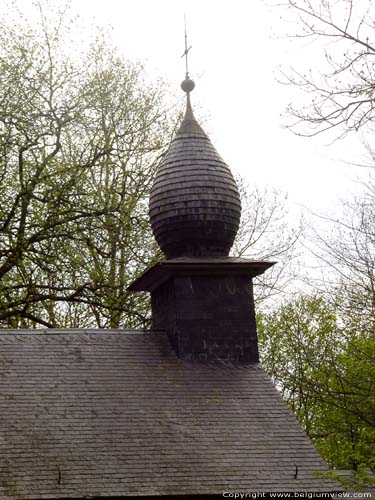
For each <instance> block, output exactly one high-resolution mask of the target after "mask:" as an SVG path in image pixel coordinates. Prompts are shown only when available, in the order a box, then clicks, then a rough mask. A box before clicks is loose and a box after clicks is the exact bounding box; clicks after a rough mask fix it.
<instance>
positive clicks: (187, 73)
mask: <svg viewBox="0 0 375 500" xmlns="http://www.w3.org/2000/svg"><path fill="white" fill-rule="evenodd" d="M184 24H185V51H184V53H183V54H182V56H181V57H185V79H186V80H188V79H189V66H188V53H189V50H190V49H191V47H192V46H191V45H190V47H188V43H187V30H186V14H184Z"/></svg>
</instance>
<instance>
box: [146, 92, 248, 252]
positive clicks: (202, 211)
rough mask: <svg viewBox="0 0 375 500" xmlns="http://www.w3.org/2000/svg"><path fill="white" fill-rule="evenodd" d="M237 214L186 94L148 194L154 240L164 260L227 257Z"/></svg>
mask: <svg viewBox="0 0 375 500" xmlns="http://www.w3.org/2000/svg"><path fill="white" fill-rule="evenodd" d="M240 216H241V202H240V196H239V193H238V189H237V185H236V182H235V180H234V178H233V176H232V174H231V172H230V170H229V168H228V166H227V165H226V163H225V162H224V161H223V160H222V159H221V157H220V156H219V154H218V153H217V151H216V150H215V148H214V147H213V145H212V144H211V141H210V139H209V138H208V137H207V135H206V134H205V133H204V132H203V130H202V129H201V127H200V125H199V124H198V123H197V122H196V120H195V118H194V116H193V113H192V110H191V106H190V101H189V96H188V104H187V110H186V115H185V118H184V120H183V122H182V124H181V127H180V129H179V131H178V133H177V134H176V137H175V138H174V139H173V141H172V143H171V145H170V147H169V150H168V152H167V154H166V155H165V157H164V159H163V161H162V163H161V165H160V167H159V170H158V172H157V174H156V177H155V181H154V184H153V187H152V190H151V195H150V220H151V226H152V229H153V232H154V235H155V238H156V240H157V242H158V244H159V246H160V248H161V249H162V250H163V252H164V253H165V255H166V256H167V257H168V258H174V257H178V256H180V255H184V256H205V255H206V256H207V255H208V256H215V255H224V256H225V255H228V253H229V250H230V248H231V246H232V244H233V241H234V238H235V236H236V233H237V230H238V226H239V222H240Z"/></svg>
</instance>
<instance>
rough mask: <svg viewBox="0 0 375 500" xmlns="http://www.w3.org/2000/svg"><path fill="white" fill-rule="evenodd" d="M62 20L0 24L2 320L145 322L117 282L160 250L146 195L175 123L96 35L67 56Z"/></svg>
mask: <svg viewBox="0 0 375 500" xmlns="http://www.w3.org/2000/svg"><path fill="white" fill-rule="evenodd" d="M39 6H40V5H39ZM69 26H70V25H69V19H68V18H67V17H66V13H65V12H62V13H60V14H59V15H58V16H57V17H55V18H54V19H53V20H51V19H49V20H47V19H46V17H45V15H44V12H43V10H42V9H41V17H40V24H39V26H37V27H36V28H35V29H33V28H30V27H29V26H27V25H25V24H21V25H16V24H7V23H4V24H2V26H1V27H0V73H1V78H0V96H1V97H0V99H1V101H0V179H1V185H0V280H1V281H0V298H1V303H0V324H1V326H3V327H27V326H33V325H37V324H39V325H45V326H49V327H51V326H57V325H60V326H64V325H69V326H78V325H80V326H84V325H85V326H90V325H98V326H111V327H118V326H119V323H120V321H125V317H126V321H127V324H128V325H129V326H133V325H135V324H145V322H147V311H146V312H144V308H143V309H142V304H143V302H142V299H141V298H140V297H139V298H137V299H134V298H129V297H128V295H127V292H126V286H127V284H128V283H129V282H130V281H131V280H132V279H133V278H134V277H135V276H136V275H137V273H138V272H139V268H140V266H142V267H143V266H145V265H149V264H150V262H152V260H153V259H155V255H156V253H157V251H156V248H155V246H154V245H153V239H152V237H151V234H150V230H149V229H148V226H147V224H146V220H147V215H146V214H147V208H146V197H147V194H148V188H149V184H150V182H151V180H152V176H153V173H154V171H155V168H156V165H157V162H158V158H159V156H160V154H161V153H162V151H163V147H165V145H166V143H167V142H168V140H169V137H170V134H171V130H172V129H173V126H174V124H173V122H171V121H170V120H168V118H167V116H166V113H165V112H164V111H163V110H164V109H165V105H164V101H163V93H162V91H161V88H162V87H161V86H154V87H152V86H150V85H146V84H145V83H144V82H143V81H142V68H141V67H140V66H139V65H136V64H130V63H129V62H126V61H124V60H122V59H121V57H120V56H119V55H118V54H116V52H115V51H114V49H112V48H111V47H109V46H108V44H105V43H104V42H103V37H100V34H99V35H98V36H97V38H96V39H95V40H94V42H93V43H92V45H91V46H90V47H89V50H88V51H87V53H86V54H84V55H82V57H76V56H74V57H73V56H72V55H71V54H70V55H65V51H64V43H65V40H66V39H67V36H68V35H69V33H67V31H69ZM135 300H137V301H138V302H139V304H138V305H139V306H140V307H139V308H138V310H137V311H136V309H135V308H134V301H135Z"/></svg>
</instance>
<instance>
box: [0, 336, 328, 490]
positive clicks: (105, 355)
mask: <svg viewBox="0 0 375 500" xmlns="http://www.w3.org/2000/svg"><path fill="white" fill-rule="evenodd" d="M0 381H1V390H0V498H1V499H2V500H11V499H12V500H13V499H15V498H22V499H24V500H25V499H36V498H38V499H39V498H45V499H47V498H48V499H57V498H60V499H61V498H87V497H93V498H105V497H109V498H110V497H120V496H121V497H122V496H140V497H141V496H147V495H149V496H162V495H184V494H185V495H204V494H219V495H221V494H222V492H223V491H247V492H251V491H265V492H266V491H305V492H308V491H333V490H336V489H337V486H336V485H335V483H333V482H331V481H330V480H328V479H322V478H320V477H317V476H316V472H317V471H318V472H319V471H320V472H322V471H323V472H324V471H326V470H327V466H326V465H325V463H324V462H323V461H322V460H321V458H320V457H319V455H318V453H317V452H316V450H315V449H314V447H313V446H312V444H311V442H310V441H309V439H308V438H307V436H306V435H305V433H304V432H303V431H302V429H301V428H300V426H299V424H298V423H297V420H296V418H295V417H294V415H293V414H292V413H291V412H290V411H289V409H288V408H287V406H286V404H285V403H284V402H283V401H282V399H281V396H280V394H279V393H278V391H277V390H276V388H275V387H274V385H273V383H272V382H271V380H270V379H269V377H268V376H267V375H266V373H265V372H264V370H263V369H262V368H261V366H260V365H259V364H257V363H250V364H248V365H244V364H241V365H236V364H233V363H229V362H215V363H202V362H199V363H198V362H187V361H184V360H181V359H179V358H178V357H177V356H176V354H175V353H174V351H173V349H172V347H171V346H170V343H169V340H168V338H167V336H166V334H165V333H164V332H157V331H129V330H126V331H125V330H34V331H32V330H27V331H22V330H17V331H10V330H7V331H6V330H3V331H2V332H1V333H0Z"/></svg>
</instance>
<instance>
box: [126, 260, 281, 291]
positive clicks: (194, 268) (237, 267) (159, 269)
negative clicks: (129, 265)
mask: <svg viewBox="0 0 375 500" xmlns="http://www.w3.org/2000/svg"><path fill="white" fill-rule="evenodd" d="M274 264H276V262H269V261H264V260H251V259H244V258H242V257H210V258H201V257H177V258H176V259H170V260H162V261H160V262H158V263H157V264H155V265H154V266H152V267H151V268H150V269H148V270H147V271H146V272H144V273H143V274H142V276H140V277H139V278H138V279H136V280H135V281H133V283H132V284H131V285H129V287H128V290H129V291H131V292H140V291H147V292H152V291H153V290H155V289H156V288H158V287H159V286H160V285H161V284H163V283H164V282H165V281H167V280H169V279H170V278H171V277H172V276H186V275H188V276H222V275H226V276H230V275H245V276H249V277H251V278H253V277H255V276H259V275H260V274H263V273H264V271H266V270H267V269H269V268H270V267H271V266H273V265H274Z"/></svg>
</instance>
